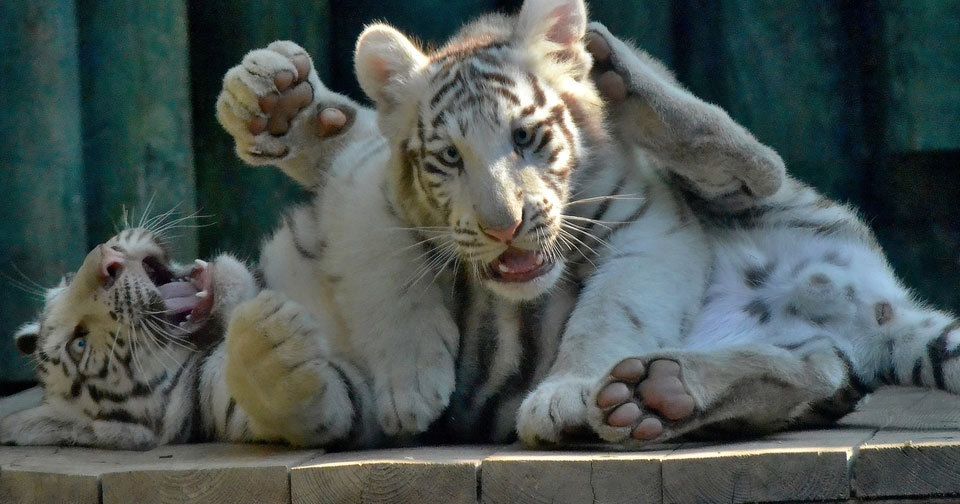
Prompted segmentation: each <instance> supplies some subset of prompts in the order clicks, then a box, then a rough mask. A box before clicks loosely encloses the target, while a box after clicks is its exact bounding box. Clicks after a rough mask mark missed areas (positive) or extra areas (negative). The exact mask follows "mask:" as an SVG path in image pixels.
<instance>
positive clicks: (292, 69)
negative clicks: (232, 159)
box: [217, 41, 356, 165]
mask: <svg viewBox="0 0 960 504" xmlns="http://www.w3.org/2000/svg"><path fill="white" fill-rule="evenodd" d="M313 103H316V106H315V107H310V105H311V104H313ZM355 114H356V110H354V108H353V107H352V106H350V105H347V104H346V103H345V102H344V100H343V99H342V98H340V97H339V95H336V94H335V93H332V92H330V91H329V90H328V89H327V88H326V87H325V86H324V85H323V83H322V82H321V81H320V78H319V77H318V76H317V73H316V71H315V70H314V68H313V62H312V60H311V59H310V55H309V54H307V52H306V50H304V49H303V48H302V47H300V46H298V45H297V44H294V43H293V42H289V41H277V42H273V43H272V44H270V45H269V46H267V47H266V48H264V49H257V50H254V51H251V52H249V53H248V54H247V55H246V56H244V58H243V61H242V62H241V63H240V64H239V65H237V66H235V67H233V68H231V69H230V70H229V71H228V72H227V74H226V76H225V77H224V79H223V90H222V91H221V93H220V96H219V97H218V98H217V119H218V120H219V121H220V124H221V125H222V126H223V127H224V129H226V130H227V131H228V132H229V133H230V134H231V135H232V136H233V138H234V141H235V142H236V150H237V154H238V155H239V156H240V157H241V158H242V159H243V160H245V161H247V162H248V163H251V164H254V165H258V164H273V163H275V162H277V161H278V160H281V159H283V158H285V157H287V156H288V155H290V154H291V150H292V149H293V148H294V147H295V146H296V145H299V144H301V143H303V141H304V140H305V139H306V138H305V136H306V137H316V138H327V137H332V136H335V135H337V134H339V133H341V132H342V131H343V130H345V129H346V128H347V127H348V126H349V123H350V121H351V120H352V119H353V117H354V116H355ZM299 124H302V125H303V126H304V127H303V128H297V125H299ZM295 129H296V130H297V131H298V132H300V133H302V134H301V135H300V136H297V135H293V136H291V135H288V133H291V131H292V130H295Z"/></svg>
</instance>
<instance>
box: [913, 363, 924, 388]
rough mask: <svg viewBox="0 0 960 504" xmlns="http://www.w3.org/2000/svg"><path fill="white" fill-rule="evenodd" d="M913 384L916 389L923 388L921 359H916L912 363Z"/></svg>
mask: <svg viewBox="0 0 960 504" xmlns="http://www.w3.org/2000/svg"><path fill="white" fill-rule="evenodd" d="M913 384H914V385H916V386H917V387H922V386H923V359H920V358H918V359H917V362H914V363H913Z"/></svg>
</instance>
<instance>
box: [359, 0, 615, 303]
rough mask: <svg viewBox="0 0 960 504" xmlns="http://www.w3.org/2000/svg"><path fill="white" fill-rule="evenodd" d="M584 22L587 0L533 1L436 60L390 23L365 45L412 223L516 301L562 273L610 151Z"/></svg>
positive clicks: (395, 189)
mask: <svg viewBox="0 0 960 504" xmlns="http://www.w3.org/2000/svg"><path fill="white" fill-rule="evenodd" d="M586 22H587V13H586V8H585V5H584V3H583V2H582V0H527V1H526V2H525V3H524V5H523V8H522V9H521V11H520V13H519V15H518V16H516V17H506V16H499V15H493V16H487V17H484V18H481V19H479V20H477V21H475V22H473V23H472V24H469V25H467V26H466V27H464V28H463V29H461V31H460V33H459V34H458V35H456V36H455V37H454V38H453V39H452V40H451V41H449V42H448V43H447V44H446V45H445V46H443V47H442V48H440V49H439V50H437V51H436V52H432V53H424V52H422V51H421V50H420V49H419V48H418V47H417V45H415V44H414V43H413V42H411V41H410V39H408V38H407V37H405V36H404V35H403V34H401V33H400V32H398V31H397V30H395V29H393V28H391V27H389V26H386V25H382V24H377V25H373V26H370V27H368V28H367V29H366V30H365V31H364V32H363V34H362V35H361V36H360V39H359V41H358V42H357V50H356V61H355V63H356V72H357V76H358V78H359V80H360V84H361V86H362V87H363V89H364V91H365V92H366V93H367V95H369V96H370V98H371V99H373V100H374V101H375V102H376V103H377V107H378V112H379V120H380V127H381V130H382V131H383V132H384V134H385V135H386V136H387V137H388V138H389V139H390V140H391V144H392V148H393V158H392V163H393V166H392V173H391V186H392V187H391V196H392V197H393V198H394V203H395V204H396V206H397V207H398V208H399V209H400V211H401V212H402V213H403V214H404V215H403V216H402V217H404V218H405V219H407V220H408V221H410V222H411V223H412V224H414V225H415V226H418V227H420V228H422V229H423V230H424V234H425V235H426V236H427V237H430V236H431V235H433V234H434V232H433V231H432V230H436V229H442V230H443V231H442V232H443V233H445V234H448V243H447V244H445V246H449V248H450V249H452V250H456V252H457V254H456V256H457V258H458V259H460V260H461V261H462V262H463V263H464V264H465V265H466V266H467V268H468V270H472V271H473V272H475V273H476V274H477V275H478V276H479V277H480V278H481V279H482V280H483V282H484V284H485V285H486V286H487V287H488V288H490V289H491V290H492V291H494V292H496V293H498V294H500V295H503V296H505V297H508V298H512V299H521V300H522V299H530V298H533V297H536V296H539V295H540V294H542V293H544V292H545V291H546V290H547V289H549V288H550V287H552V286H553V285H554V283H555V282H556V281H557V280H558V278H559V277H560V275H561V274H562V270H563V267H564V264H563V263H564V261H565V258H564V253H565V252H566V251H568V250H569V247H568V245H569V244H566V245H564V244H563V243H562V242H563V238H562V236H561V235H562V231H561V230H562V227H561V225H562V218H561V216H562V212H563V209H564V206H565V205H566V203H567V202H568V200H569V198H570V197H571V194H570V193H571V187H572V181H573V180H575V179H576V178H577V177H578V176H580V175H581V174H580V171H581V170H580V169H581V167H582V166H584V165H586V164H587V160H588V158H589V157H590V156H591V152H592V151H596V150H597V149H598V148H599V147H600V146H601V145H603V144H604V143H605V142H606V134H605V132H604V129H603V126H602V124H603V110H602V101H601V99H600V97H599V95H598V94H597V91H596V89H595V88H594V86H593V84H592V83H591V81H590V79H589V78H588V72H589V70H590V67H591V64H592V61H591V59H590V56H589V54H588V53H587V52H586V48H585V46H584V43H583V38H584V35H585V32H586ZM436 239H439V238H436ZM431 243H433V244H437V243H439V242H437V241H436V240H431ZM439 248H444V246H441V247H439Z"/></svg>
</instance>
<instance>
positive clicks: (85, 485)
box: [0, 469, 100, 504]
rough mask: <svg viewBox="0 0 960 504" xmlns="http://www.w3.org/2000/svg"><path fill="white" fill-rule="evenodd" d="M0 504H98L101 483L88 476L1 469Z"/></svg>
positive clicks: (95, 478)
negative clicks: (0, 503) (59, 503)
mask: <svg viewBox="0 0 960 504" xmlns="http://www.w3.org/2000/svg"><path fill="white" fill-rule="evenodd" d="M66 499H69V500H66ZM0 502H4V503H11V504H12V503H17V504H33V503H36V504H48V503H51V502H70V503H71V504H100V483H99V482H98V481H97V477H96V476H90V475H79V474H64V473H60V474H56V473H48V472H38V471H30V470H18V469H10V470H7V469H4V470H0Z"/></svg>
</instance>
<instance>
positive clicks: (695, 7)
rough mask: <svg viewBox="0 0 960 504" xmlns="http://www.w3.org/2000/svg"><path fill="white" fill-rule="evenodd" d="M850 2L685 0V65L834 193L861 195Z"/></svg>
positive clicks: (684, 75)
mask: <svg viewBox="0 0 960 504" xmlns="http://www.w3.org/2000/svg"><path fill="white" fill-rule="evenodd" d="M841 4H842V3H841V2H832V1H829V0H815V1H807V2H778V1H755V0H723V1H718V2H703V1H700V0H677V4H676V5H677V12H678V15H677V19H678V20H679V24H678V26H679V30H678V33H677V34H676V37H677V39H676V40H677V47H678V54H677V55H676V59H677V65H676V66H677V70H678V73H679V76H680V78H681V80H682V81H684V82H685V83H686V84H687V85H688V86H690V88H691V89H692V91H693V92H694V93H696V94H698V95H700V96H702V97H704V98H705V99H706V100H708V101H711V102H714V103H717V104H719V105H720V106H722V107H724V108H725V109H726V110H727V111H728V112H729V113H730V115H731V116H732V117H733V118H734V119H736V120H737V121H739V122H740V123H741V124H743V125H744V126H745V127H746V128H747V129H748V130H750V131H751V132H753V133H754V134H755V135H756V136H757V138H758V139H759V140H760V141H761V142H764V143H766V144H768V145H770V146H772V147H773V148H774V149H776V150H777V151H778V152H779V153H780V154H781V155H782V156H783V158H784V160H785V161H786V163H787V168H788V170H789V171H790V172H791V173H793V174H794V175H796V176H797V177H798V178H800V179H802V180H804V181H807V182H809V183H812V184H814V185H815V186H816V187H818V188H820V189H821V190H823V191H825V192H826V193H827V194H828V195H830V196H833V197H841V198H845V199H846V198H851V197H852V198H854V199H856V197H857V196H858V195H859V192H860V188H859V184H860V180H859V176H858V175H859V174H858V171H857V170H855V168H856V167H858V166H859V163H860V162H861V161H862V159H863V156H864V151H863V147H862V145H863V139H862V138H861V137H862V119H861V115H862V114H861V104H860V94H859V92H860V86H859V80H858V79H859V73H858V72H859V62H857V61H856V60H855V57H856V54H855V51H851V50H850V47H849V44H848V40H847V36H846V34H845V31H844V25H843V21H844V19H843V12H842V10H841V9H842V5H841Z"/></svg>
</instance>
